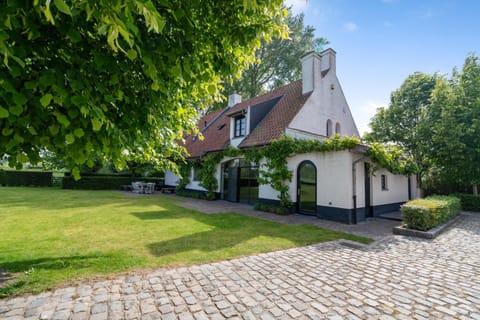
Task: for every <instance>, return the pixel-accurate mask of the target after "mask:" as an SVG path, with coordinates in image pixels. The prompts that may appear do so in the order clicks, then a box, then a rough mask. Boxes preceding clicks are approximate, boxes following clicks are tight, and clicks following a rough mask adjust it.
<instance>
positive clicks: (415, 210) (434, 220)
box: [401, 196, 460, 231]
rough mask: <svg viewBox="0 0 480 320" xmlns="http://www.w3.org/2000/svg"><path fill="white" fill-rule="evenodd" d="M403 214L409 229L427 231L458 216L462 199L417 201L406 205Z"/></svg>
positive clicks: (442, 197) (438, 197)
mask: <svg viewBox="0 0 480 320" xmlns="http://www.w3.org/2000/svg"><path fill="white" fill-rule="evenodd" d="M401 212H402V218H403V221H404V222H405V224H406V225H407V227H408V228H410V229H415V230H421V231H426V230H429V229H432V228H434V227H436V226H438V225H440V224H442V223H444V222H446V221H448V220H450V219H451V218H453V217H454V216H456V215H457V214H458V213H459V212H460V199H459V198H456V197H451V196H431V197H427V198H425V199H416V200H412V201H409V202H407V203H406V204H404V205H403V206H402V207H401Z"/></svg>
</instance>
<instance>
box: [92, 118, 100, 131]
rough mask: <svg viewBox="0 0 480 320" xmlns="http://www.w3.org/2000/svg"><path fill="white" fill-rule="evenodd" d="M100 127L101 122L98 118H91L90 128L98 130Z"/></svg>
mask: <svg viewBox="0 0 480 320" xmlns="http://www.w3.org/2000/svg"><path fill="white" fill-rule="evenodd" d="M101 127H102V122H101V121H100V120H98V119H95V118H94V119H92V129H93V131H99V130H100V128H101Z"/></svg>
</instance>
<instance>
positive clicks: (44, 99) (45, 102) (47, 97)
mask: <svg viewBox="0 0 480 320" xmlns="http://www.w3.org/2000/svg"><path fill="white" fill-rule="evenodd" d="M52 98H53V96H52V95H51V94H50V93H47V94H45V95H43V96H42V97H41V98H40V104H41V105H42V106H43V107H47V106H49V105H50V102H51V101H52Z"/></svg>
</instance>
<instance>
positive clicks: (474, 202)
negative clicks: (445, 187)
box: [452, 193, 480, 212]
mask: <svg viewBox="0 0 480 320" xmlns="http://www.w3.org/2000/svg"><path fill="white" fill-rule="evenodd" d="M452 196H454V197H457V198H459V199H460V202H461V204H462V209H463V210H465V211H479V212H480V195H475V194H468V193H454V194H452Z"/></svg>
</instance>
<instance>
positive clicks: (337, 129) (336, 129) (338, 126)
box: [335, 122, 341, 134]
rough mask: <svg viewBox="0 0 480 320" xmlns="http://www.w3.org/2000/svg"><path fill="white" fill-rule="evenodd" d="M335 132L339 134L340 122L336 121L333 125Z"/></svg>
mask: <svg viewBox="0 0 480 320" xmlns="http://www.w3.org/2000/svg"><path fill="white" fill-rule="evenodd" d="M335 133H336V134H341V132H340V123H338V122H337V124H336V125H335Z"/></svg>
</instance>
